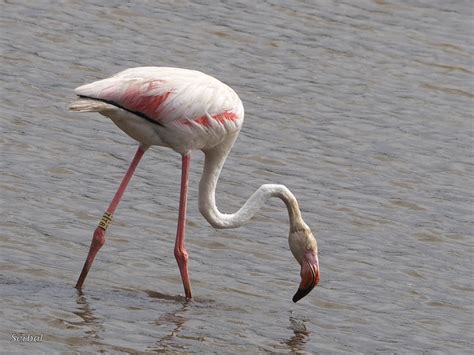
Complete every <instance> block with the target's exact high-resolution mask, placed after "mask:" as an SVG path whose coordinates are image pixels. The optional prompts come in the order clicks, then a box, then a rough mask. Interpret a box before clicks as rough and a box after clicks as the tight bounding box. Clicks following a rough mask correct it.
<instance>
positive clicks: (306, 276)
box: [69, 67, 319, 302]
mask: <svg viewBox="0 0 474 355" xmlns="http://www.w3.org/2000/svg"><path fill="white" fill-rule="evenodd" d="M75 93H76V94H77V95H78V96H79V98H78V99H77V100H76V101H74V102H73V103H72V104H71V105H70V106H69V109H70V110H71V111H78V112H99V113H100V114H102V115H104V116H107V117H109V118H110V119H111V120H112V121H113V122H114V123H115V124H116V125H117V126H118V127H119V128H120V129H122V130H123V131H124V132H125V133H127V134H128V135H129V136H130V137H132V138H134V139H135V140H137V141H138V142H139V147H138V149H137V152H136V153H135V157H134V158H133V160H132V163H131V164H130V167H129V168H128V171H127V173H126V174H125V176H124V178H123V180H122V183H121V184H120V186H119V188H118V190H117V192H116V193H115V196H114V198H113V199H112V202H111V203H110V205H109V207H108V209H107V211H106V212H105V213H104V215H103V217H102V219H101V221H100V222H99V225H98V226H97V228H96V229H95V232H94V235H93V238H92V242H91V245H90V249H89V254H88V255H87V259H86V261H85V263H84V267H83V269H82V272H81V275H80V276H79V279H78V281H77V284H76V288H77V289H81V288H82V285H83V283H84V280H85V278H86V276H87V273H88V272H89V269H90V267H91V265H92V262H93V260H94V257H95V256H96V254H97V252H98V251H99V249H100V248H101V247H102V246H103V245H104V243H105V232H106V230H107V227H108V226H109V224H110V223H111V221H112V216H113V214H114V212H115V210H116V208H117V205H118V204H119V202H120V199H121V198H122V195H123V193H124V191H125V188H126V187H127V185H128V183H129V181H130V179H131V177H132V175H133V173H134V171H135V169H136V167H137V165H138V162H139V161H140V159H141V157H142V156H143V154H144V153H145V151H146V150H147V149H148V148H149V147H150V146H151V145H158V146H163V147H168V148H171V149H173V150H174V151H176V152H178V153H180V154H181V157H182V171H181V191H180V199H179V215H178V229H177V233H176V242H175V247H174V255H175V257H176V261H177V262H178V266H179V271H180V273H181V279H182V281H183V286H184V292H185V296H186V299H191V298H192V294H191V282H190V280H189V274H188V253H187V251H186V247H185V245H184V236H185V228H186V204H187V192H188V172H189V162H190V157H191V152H192V151H193V150H197V149H200V150H202V151H203V152H204V154H205V161H204V170H203V173H202V177H201V181H200V183H199V211H200V212H201V214H202V215H203V216H204V218H206V220H207V221H208V222H209V223H210V224H211V225H212V226H213V227H214V228H236V227H239V226H241V225H243V224H245V223H247V222H248V221H249V220H250V219H251V218H252V217H253V216H254V215H255V213H257V212H258V211H259V210H260V209H261V207H262V206H263V205H264V204H265V202H266V200H267V199H269V198H270V197H278V198H279V199H281V200H282V201H283V202H284V203H285V205H286V207H287V209H288V215H289V222H290V232H289V245H290V249H291V252H292V253H293V256H294V257H295V259H296V260H297V261H298V263H299V264H300V266H301V271H300V275H301V283H300V285H299V288H298V290H297V292H296V294H295V295H294V296H293V301H294V302H297V301H298V300H300V299H301V298H303V297H304V296H306V295H307V294H308V293H309V292H310V291H311V290H312V289H313V288H314V286H316V284H317V283H318V282H319V262H318V247H317V244H316V239H315V238H314V236H313V234H312V233H311V230H310V229H309V227H308V226H307V225H306V223H305V222H304V221H303V218H302V217H301V212H300V209H299V207H298V202H297V201H296V198H295V197H294V195H293V194H292V193H291V192H290V190H289V189H288V188H287V187H285V186H283V185H276V184H265V185H262V186H260V187H259V188H258V190H257V191H255V193H254V194H253V195H252V196H250V198H249V199H248V200H247V201H246V202H245V204H244V205H243V206H242V207H241V208H240V209H239V210H238V211H237V212H236V213H233V214H225V213H221V212H220V211H219V210H218V209H217V206H216V199H215V192H216V185H217V180H218V179H219V175H220V172H221V170H222V166H223V165H224V162H225V159H226V157H227V155H228V154H229V151H230V149H231V148H232V145H233V144H234V142H235V140H236V138H237V135H238V133H239V131H240V128H241V127H242V123H243V121H244V108H243V105H242V102H241V101H240V99H239V97H238V96H237V94H236V93H235V91H234V90H232V89H231V88H230V87H229V86H227V85H225V84H223V83H222V82H220V81H219V80H217V79H215V78H213V77H211V76H209V75H206V74H203V73H201V72H198V71H194V70H187V69H178V68H166V67H140V68H131V69H127V70H124V71H122V72H120V73H118V74H116V75H114V76H112V77H110V78H107V79H104V80H99V81H96V82H93V83H91V84H87V85H83V86H80V87H78V88H76V89H75Z"/></svg>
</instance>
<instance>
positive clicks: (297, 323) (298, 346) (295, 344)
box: [285, 317, 310, 353]
mask: <svg viewBox="0 0 474 355" xmlns="http://www.w3.org/2000/svg"><path fill="white" fill-rule="evenodd" d="M290 328H291V329H292V330H293V332H294V335H293V336H292V337H291V338H289V339H288V340H286V341H285V344H286V345H288V347H289V348H290V350H291V351H293V352H296V353H298V352H302V351H305V350H304V349H305V345H306V343H307V342H308V340H309V335H310V333H309V332H308V330H307V329H306V325H305V324H304V320H300V319H296V318H295V317H290Z"/></svg>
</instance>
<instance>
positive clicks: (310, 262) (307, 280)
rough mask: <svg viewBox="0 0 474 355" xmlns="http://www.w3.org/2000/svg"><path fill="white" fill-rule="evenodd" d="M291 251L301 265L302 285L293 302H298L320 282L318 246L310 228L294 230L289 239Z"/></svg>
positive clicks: (291, 231)
mask: <svg viewBox="0 0 474 355" xmlns="http://www.w3.org/2000/svg"><path fill="white" fill-rule="evenodd" d="M288 241H289V244H290V250H291V252H292V253H293V256H294V257H295V259H296V261H298V263H299V264H300V265H301V271H300V275H301V283H300V286H299V287H298V291H296V293H295V295H294V296H293V302H295V303H296V302H298V301H299V300H300V299H302V298H303V297H304V296H306V295H307V294H308V293H310V292H311V290H312V289H313V288H314V287H315V286H316V285H317V284H318V282H319V261H318V244H317V242H316V238H315V237H314V235H313V233H312V232H311V230H310V229H309V227H308V226H306V225H304V226H302V227H299V228H292V230H290V236H289V238H288Z"/></svg>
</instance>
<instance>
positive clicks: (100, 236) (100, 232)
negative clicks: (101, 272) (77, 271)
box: [76, 226, 105, 290]
mask: <svg viewBox="0 0 474 355" xmlns="http://www.w3.org/2000/svg"><path fill="white" fill-rule="evenodd" d="M104 244H105V230H104V229H102V228H101V227H100V226H99V227H97V228H96V229H95V231H94V236H93V237H92V242H91V246H90V248H89V254H88V255H87V259H86V262H85V263H84V267H83V268H82V272H81V275H80V276H79V279H78V280H77V283H76V288H77V289H78V290H80V289H82V285H83V284H84V280H85V279H86V276H87V274H88V273H89V270H90V268H91V266H92V262H93V261H94V258H95V256H96V255H97V252H98V251H99V249H100V248H102V246H103V245H104Z"/></svg>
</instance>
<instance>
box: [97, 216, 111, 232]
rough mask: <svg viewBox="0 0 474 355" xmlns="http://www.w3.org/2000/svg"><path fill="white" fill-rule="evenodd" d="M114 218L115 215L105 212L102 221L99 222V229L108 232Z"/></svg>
mask: <svg viewBox="0 0 474 355" xmlns="http://www.w3.org/2000/svg"><path fill="white" fill-rule="evenodd" d="M112 217H113V215H112V214H110V213H109V212H105V213H104V215H103V216H102V219H101V220H100V222H99V227H100V228H102V229H103V230H104V231H106V230H107V228H108V227H109V224H110V223H112Z"/></svg>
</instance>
